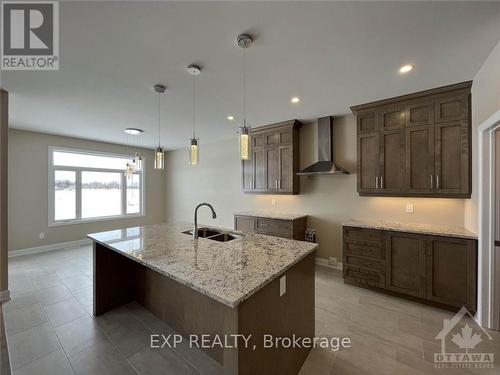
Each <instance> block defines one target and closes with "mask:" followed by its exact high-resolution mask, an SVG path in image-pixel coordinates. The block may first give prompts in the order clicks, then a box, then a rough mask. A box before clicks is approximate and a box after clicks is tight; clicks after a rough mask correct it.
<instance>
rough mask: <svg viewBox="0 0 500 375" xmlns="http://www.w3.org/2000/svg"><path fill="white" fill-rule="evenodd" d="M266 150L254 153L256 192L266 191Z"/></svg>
mask: <svg viewBox="0 0 500 375" xmlns="http://www.w3.org/2000/svg"><path fill="white" fill-rule="evenodd" d="M266 159H267V157H266V150H265V149H260V150H255V151H253V158H252V160H253V188H254V190H261V191H262V190H266V186H267V179H266V177H267V176H266V171H267V169H266V163H267V161H266Z"/></svg>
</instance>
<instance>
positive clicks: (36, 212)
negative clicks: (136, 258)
mask: <svg viewBox="0 0 500 375" xmlns="http://www.w3.org/2000/svg"><path fill="white" fill-rule="evenodd" d="M49 146H56V147H67V148H75V149H81V150H90V151H102V152H110V153H117V154H127V153H133V152H135V149H129V150H127V147H126V146H122V145H116V144H111V143H101V142H94V141H88V140H84V139H77V138H68V137H60V136H54V135H49V134H42V133H34V132H28V131H22V130H16V129H10V130H9V251H10V250H18V249H26V248H30V247H36V246H43V245H49V244H55V243H60V242H67V241H75V240H81V239H84V238H85V234H87V233H92V232H100V231H104V230H111V229H116V228H125V227H132V226H136V225H146V224H153V223H161V222H164V221H165V209H164V207H165V193H164V192H165V172H164V171H155V170H153V168H152V165H153V151H152V150H147V149H142V150H141V151H142V152H143V153H144V154H145V158H146V171H145V174H146V181H145V183H146V185H145V187H146V195H145V198H146V216H145V217H138V218H130V219H119V220H109V221H99V222H94V223H85V224H72V225H64V226H55V227H49V226H48V204H47V197H48V147H49ZM41 232H44V233H45V239H39V233H41Z"/></svg>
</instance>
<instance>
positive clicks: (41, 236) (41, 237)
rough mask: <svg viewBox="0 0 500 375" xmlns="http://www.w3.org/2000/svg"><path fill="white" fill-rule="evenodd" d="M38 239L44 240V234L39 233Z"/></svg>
mask: <svg viewBox="0 0 500 375" xmlns="http://www.w3.org/2000/svg"><path fill="white" fill-rule="evenodd" d="M38 238H40V239H41V240H43V239H44V238H45V233H44V232H41V233H39V234H38Z"/></svg>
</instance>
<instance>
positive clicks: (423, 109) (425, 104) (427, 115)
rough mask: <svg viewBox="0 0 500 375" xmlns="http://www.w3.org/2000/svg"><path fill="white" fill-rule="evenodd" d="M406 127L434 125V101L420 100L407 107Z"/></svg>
mask: <svg viewBox="0 0 500 375" xmlns="http://www.w3.org/2000/svg"><path fill="white" fill-rule="evenodd" d="M405 122H406V126H430V125H433V124H434V101H432V100H420V101H416V102H413V103H408V104H406V105H405Z"/></svg>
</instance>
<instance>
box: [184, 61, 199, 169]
mask: <svg viewBox="0 0 500 375" xmlns="http://www.w3.org/2000/svg"><path fill="white" fill-rule="evenodd" d="M187 71H188V72H189V74H191V75H192V76H193V136H192V137H191V138H189V140H190V145H189V165H192V166H196V165H198V161H199V157H200V156H199V139H198V138H196V107H195V102H196V100H195V99H196V95H195V85H194V78H195V77H196V76H197V75H199V74H200V73H201V68H200V67H199V66H198V65H193V64H191V65H189V66H188V67H187Z"/></svg>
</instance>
